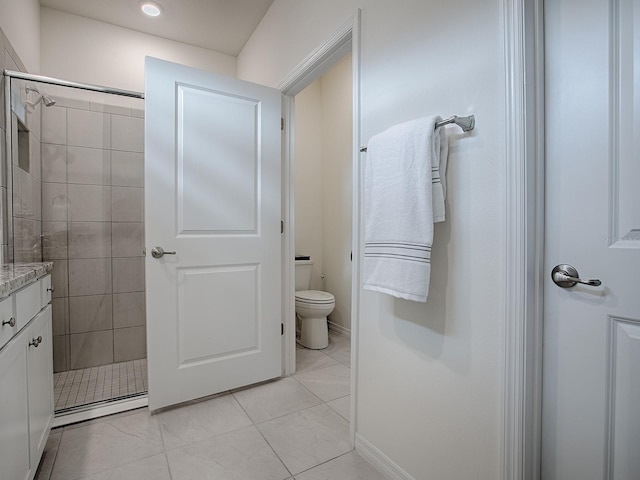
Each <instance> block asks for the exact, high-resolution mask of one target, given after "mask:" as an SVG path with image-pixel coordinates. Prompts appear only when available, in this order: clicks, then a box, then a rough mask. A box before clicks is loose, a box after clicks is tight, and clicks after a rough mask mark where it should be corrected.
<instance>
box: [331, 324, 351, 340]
mask: <svg viewBox="0 0 640 480" xmlns="http://www.w3.org/2000/svg"><path fill="white" fill-rule="evenodd" d="M327 323H328V324H329V330H331V331H333V332H336V333H337V334H339V335H344V336H345V337H351V330H349V329H348V328H347V327H343V326H342V325H338V324H337V323H333V322H332V321H331V320H328V321H327Z"/></svg>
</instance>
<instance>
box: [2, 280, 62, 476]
mask: <svg viewBox="0 0 640 480" xmlns="http://www.w3.org/2000/svg"><path fill="white" fill-rule="evenodd" d="M43 282H45V283H46V282H49V283H48V285H49V288H50V285H51V283H50V276H49V275H47V276H46V277H42V278H40V279H38V280H36V281H33V282H32V283H30V284H29V285H26V286H24V287H22V288H20V289H19V290H17V291H15V292H12V293H11V294H10V295H9V296H7V297H6V298H4V299H2V300H0V316H2V313H3V312H4V310H3V307H4V308H5V309H6V308H8V307H7V305H10V306H11V309H12V314H11V316H10V317H9V318H15V319H16V322H13V323H14V324H15V325H14V326H13V327H12V326H11V325H10V323H6V324H5V325H3V326H2V327H3V328H5V327H7V328H13V330H14V332H13V336H12V337H11V339H10V340H9V341H8V342H6V344H5V345H4V346H2V347H0V348H1V349H0V478H2V479H3V480H31V479H33V477H34V476H35V473H36V470H37V468H38V463H39V462H40V458H41V456H42V452H43V451H44V447H45V444H46V442H47V437H48V436H49V431H50V430H51V425H52V423H53V345H52V343H53V335H52V329H51V305H49V301H50V292H47V293H49V295H44V294H42V293H41V292H42V291H46V288H44V285H45V283H43ZM7 302H9V303H7ZM34 312H35V313H34ZM25 315H31V318H29V319H26V320H25ZM18 319H21V321H22V322H23V323H22V324H21V325H22V327H21V328H20V327H19V325H20V323H19V321H18ZM0 332H2V330H1V329H0ZM3 333H4V334H6V330H5V331H4V332H3Z"/></svg>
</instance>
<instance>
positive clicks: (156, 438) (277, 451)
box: [36, 334, 384, 480]
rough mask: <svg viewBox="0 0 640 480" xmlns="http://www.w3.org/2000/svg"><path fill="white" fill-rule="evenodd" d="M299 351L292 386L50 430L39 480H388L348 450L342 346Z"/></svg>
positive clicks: (337, 342)
mask: <svg viewBox="0 0 640 480" xmlns="http://www.w3.org/2000/svg"><path fill="white" fill-rule="evenodd" d="M296 352H297V366H298V368H297V373H296V374H295V375H293V376H291V377H287V378H281V379H279V380H276V381H273V382H268V383H264V384H260V385H257V386H254V387H250V388H245V389H240V390H234V391H232V392H226V393H223V394H220V395H216V396H213V397H209V398H207V399H204V400H200V401H197V402H189V403H188V404H185V405H181V406H179V407H176V408H173V409H170V410H166V411H163V412H161V413H158V414H155V415H150V414H149V413H148V412H147V410H146V409H140V410H134V411H131V412H126V413H123V414H119V415H112V416H110V417H105V418H101V419H97V420H92V421H89V422H83V423H80V424H76V425H70V426H67V427H64V428H60V429H56V430H54V431H52V432H51V436H50V438H49V441H48V442H47V448H46V450H45V454H44V456H43V460H42V462H41V464H40V468H39V470H38V473H37V475H36V480H110V479H117V480H213V479H215V480H241V479H242V480H287V479H288V480H294V479H295V480H349V479H354V480H384V477H383V476H382V475H381V474H379V473H378V472H376V471H375V470H374V469H373V468H372V467H371V466H370V465H369V464H367V463H366V462H365V461H364V460H363V459H362V458H361V457H360V456H359V455H358V454H357V453H355V452H353V451H352V450H351V445H350V442H349V421H348V420H349V377H350V367H349V358H350V348H349V340H348V338H347V337H343V336H338V335H334V334H331V335H330V344H329V347H328V348H327V349H325V350H322V351H314V350H307V349H304V348H298V349H297V351H296Z"/></svg>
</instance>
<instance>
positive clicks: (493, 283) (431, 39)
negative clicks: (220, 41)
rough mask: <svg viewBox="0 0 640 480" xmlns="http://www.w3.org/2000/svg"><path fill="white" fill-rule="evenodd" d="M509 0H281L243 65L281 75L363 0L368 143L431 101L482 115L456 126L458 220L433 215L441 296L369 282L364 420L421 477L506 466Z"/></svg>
mask: <svg viewBox="0 0 640 480" xmlns="http://www.w3.org/2000/svg"><path fill="white" fill-rule="evenodd" d="M500 6H501V2H500V1H498V0H451V1H448V2H436V1H417V0H412V1H410V0H406V1H403V2H389V1H388V0H327V1H324V2H316V1H313V0H275V1H274V3H273V5H272V6H271V9H270V10H269V12H268V13H267V15H266V16H265V18H264V19H263V21H262V23H261V24H260V25H259V27H258V29H257V30H256V32H255V33H254V35H253V37H252V38H251V39H250V40H249V42H248V43H247V46H246V47H245V49H244V50H243V51H242V53H241V54H240V56H239V59H238V76H239V77H240V78H243V79H247V80H251V81H254V82H258V83H264V84H267V85H271V86H277V85H278V84H279V83H280V82H281V81H282V80H283V79H284V78H285V76H286V75H287V74H288V73H289V72H290V70H291V69H292V68H294V67H295V66H296V65H297V64H298V63H299V62H301V61H302V60H303V59H304V58H305V57H306V56H307V55H308V54H309V53H310V52H312V51H313V50H314V49H315V48H316V47H317V46H318V45H320V44H321V43H322V42H323V41H324V40H325V39H326V38H327V37H328V36H329V35H330V34H331V33H332V32H334V31H335V30H336V29H337V28H338V27H339V26H340V25H342V24H343V23H344V22H345V21H346V20H348V18H349V16H350V15H351V14H352V13H354V11H355V10H356V8H357V7H361V8H362V60H361V62H362V63H361V65H362V98H361V101H362V118H361V121H362V139H363V143H366V141H367V140H368V139H369V138H370V137H371V136H372V135H374V134H376V133H378V132H380V131H382V130H384V129H385V128H387V127H389V126H391V125H393V124H396V123H399V122H403V121H406V120H410V119H413V118H417V117H420V116H424V115H429V114H435V113H437V114H441V115H451V114H454V113H455V114H466V113H474V114H475V115H476V120H477V128H476V130H475V131H474V132H473V133H472V134H471V135H468V136H465V135H461V134H460V133H459V130H456V129H455V128H452V129H451V134H452V138H451V142H452V147H451V154H450V159H449V169H448V179H447V182H448V198H447V221H446V222H444V223H442V224H437V225H436V227H435V239H434V243H435V245H434V249H433V254H432V263H433V265H432V273H431V275H432V278H431V289H430V293H429V301H428V302H427V303H426V304H420V303H414V302H409V301H404V300H396V299H393V298H392V297H389V296H386V295H382V294H376V293H372V292H361V295H362V308H361V312H360V318H359V333H358V342H359V345H360V347H359V354H358V379H359V380H358V384H357V385H356V391H357V409H358V410H357V424H356V431H357V433H358V435H359V438H362V439H364V440H365V441H367V442H369V443H370V444H372V445H373V446H374V447H375V448H377V449H379V450H380V451H381V452H382V453H383V454H384V455H386V456H387V457H388V458H390V459H391V460H392V461H393V462H395V464H396V465H397V466H399V467H400V468H402V469H404V470H405V471H406V472H407V473H408V474H409V475H411V476H412V477H413V478H415V479H419V480H422V479H427V478H433V479H453V478H474V479H481V480H485V479H486V480H494V479H496V478H499V477H500V442H501V416H502V415H501V404H502V401H501V399H502V393H501V372H502V368H503V365H502V352H503V341H502V339H503V324H504V321H505V320H504V318H503V297H504V291H503V288H502V281H501V272H502V269H503V265H504V255H503V245H504V241H503V233H502V232H503V227H504V225H503V218H504V214H505V206H504V203H503V199H504V196H505V194H504V192H505V188H504V180H505V174H504V165H505V162H506V159H505V158H504V153H503V152H504V138H503V130H504V125H503V121H502V119H503V111H504V105H505V102H504V97H505V93H506V92H505V85H504V68H503V53H502V52H503V44H502V22H501V9H500ZM364 157H366V155H363V158H364ZM363 162H366V158H364V159H363Z"/></svg>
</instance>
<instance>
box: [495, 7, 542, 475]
mask: <svg viewBox="0 0 640 480" xmlns="http://www.w3.org/2000/svg"><path fill="white" fill-rule="evenodd" d="M502 13H503V33H504V38H503V42H504V49H505V50H504V58H505V86H506V88H505V94H506V98H505V152H504V156H503V158H504V162H505V163H504V172H505V179H506V190H505V202H506V203H505V207H504V211H505V212H506V213H505V218H504V223H503V225H504V234H505V237H504V238H505V252H506V259H505V271H504V277H503V278H504V279H505V283H504V291H505V303H504V321H505V327H504V335H505V336H504V357H503V358H504V369H503V373H504V376H503V382H504V383H503V399H502V401H503V405H502V406H503V409H502V410H503V412H504V415H503V428H502V446H501V454H502V472H501V477H502V478H503V480H537V479H539V478H540V447H541V444H540V440H541V407H542V397H541V393H542V327H543V306H544V305H543V279H544V278H545V276H544V271H543V270H544V213H545V205H544V175H545V172H544V37H543V26H544V25H543V0H530V1H527V0H503V2H502Z"/></svg>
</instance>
